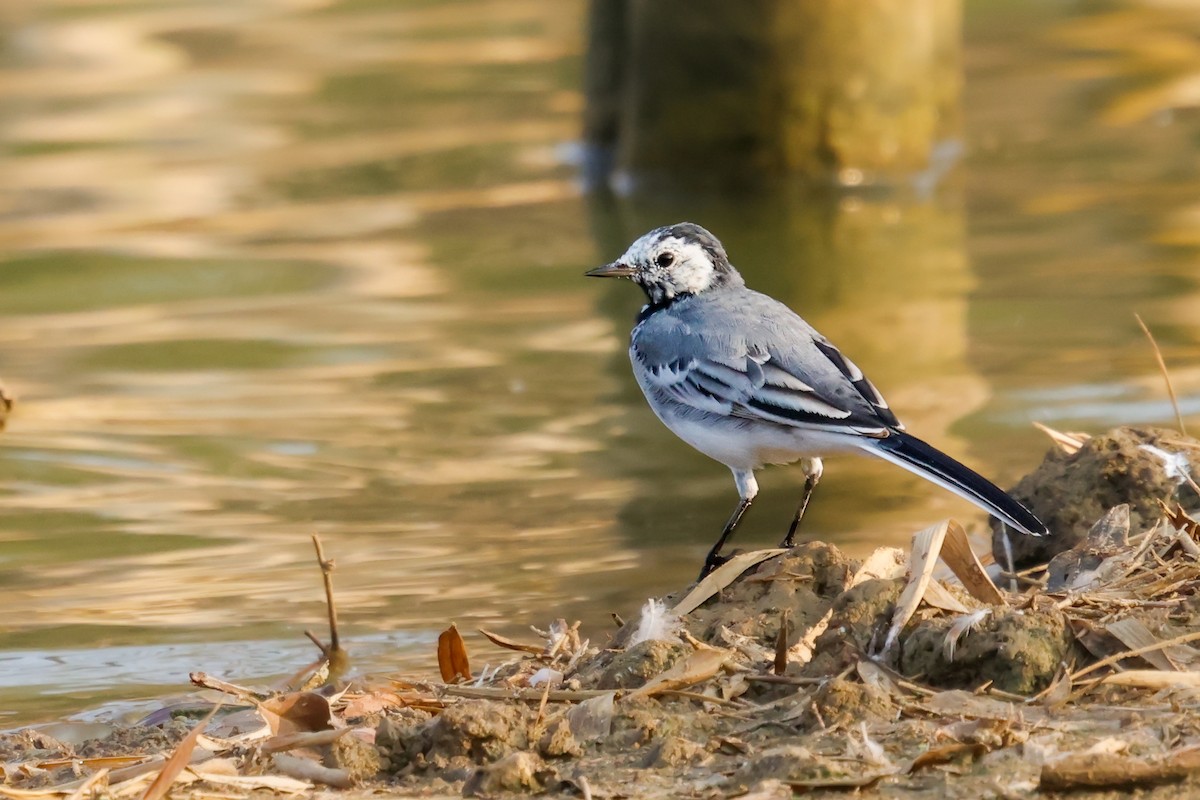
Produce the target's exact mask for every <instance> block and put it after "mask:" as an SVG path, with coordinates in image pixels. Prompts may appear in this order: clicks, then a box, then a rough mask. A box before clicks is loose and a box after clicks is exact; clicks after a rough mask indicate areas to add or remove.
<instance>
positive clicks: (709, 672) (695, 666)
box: [626, 647, 731, 697]
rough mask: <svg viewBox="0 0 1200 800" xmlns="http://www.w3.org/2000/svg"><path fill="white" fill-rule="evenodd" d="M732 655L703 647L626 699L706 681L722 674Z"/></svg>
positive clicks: (726, 651) (652, 694)
mask: <svg viewBox="0 0 1200 800" xmlns="http://www.w3.org/2000/svg"><path fill="white" fill-rule="evenodd" d="M730 655H731V653H730V651H728V650H723V649H721V648H719V647H701V648H700V649H698V650H696V651H695V652H693V653H692V654H691V655H689V656H688V657H687V658H685V659H683V660H682V661H680V662H678V663H676V664H675V666H673V667H671V668H670V669H668V670H667V671H666V672H663V673H660V674H658V675H655V676H654V677H653V678H651V679H650V680H649V681H647V682H646V684H645V685H644V686H642V687H641V688H639V689H637V690H635V691H633V692H631V693H629V694H628V695H626V697H639V696H641V697H653V696H654V695H656V694H659V693H660V692H665V691H670V690H672V689H682V688H684V687H686V686H691V685H693V684H696V683H700V681H706V680H708V679H709V678H711V677H712V676H714V675H716V674H717V673H718V672H720V670H721V667H723V666H725V662H726V661H728V660H729V657H730Z"/></svg>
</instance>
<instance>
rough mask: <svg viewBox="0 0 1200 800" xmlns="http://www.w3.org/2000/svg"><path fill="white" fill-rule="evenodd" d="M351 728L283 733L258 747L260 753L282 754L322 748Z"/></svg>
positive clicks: (348, 731)
mask: <svg viewBox="0 0 1200 800" xmlns="http://www.w3.org/2000/svg"><path fill="white" fill-rule="evenodd" d="M352 730H354V729H353V728H337V729H333V730H327V731H307V732H300V733H285V734H284V735H282V736H272V737H271V738H270V739H267V740H266V741H264V742H262V743H261V744H260V745H259V746H258V752H260V753H266V754H271V753H283V752H286V751H288V750H295V749H297V748H299V747H322V746H324V745H327V744H333V743H334V742H336V741H337V740H338V739H340V738H342V737H343V736H345V735H346V734H348V733H350V731H352Z"/></svg>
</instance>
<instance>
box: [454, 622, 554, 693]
mask: <svg viewBox="0 0 1200 800" xmlns="http://www.w3.org/2000/svg"><path fill="white" fill-rule="evenodd" d="M538 652H541V649H540V648H539V650H538ZM437 655H438V669H439V670H441V672H442V680H443V681H445V682H446V683H457V682H458V680H459V679H460V678H461V679H462V680H467V681H469V680H471V664H470V662H469V661H468V659H467V643H466V642H464V641H463V638H462V634H461V633H459V632H458V627H457V626H456V625H455V624H454V623H453V622H452V623H450V627H449V628H446V630H444V631H442V633H441V635H440V636H438V649H437Z"/></svg>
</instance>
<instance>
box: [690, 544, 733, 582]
mask: <svg viewBox="0 0 1200 800" xmlns="http://www.w3.org/2000/svg"><path fill="white" fill-rule="evenodd" d="M741 552H744V551H742V550H734V551H733V552H732V553H730V554H729V555H725V556H719V555H716V554H714V553H709V554H708V558H706V559H704V566H703V567H701V568H700V576H699V577H698V578H696V581H697V582H699V581H702V580H704V579H705V578H707V577H708V576H709V575H711V574H712V573H713V572H714V571H715V570H717V569H718V568H720V567H722V566H724V564H725V563H726V562H727V561H729V559H731V558H733V557H734V556H736V555H737V554H738V553H741Z"/></svg>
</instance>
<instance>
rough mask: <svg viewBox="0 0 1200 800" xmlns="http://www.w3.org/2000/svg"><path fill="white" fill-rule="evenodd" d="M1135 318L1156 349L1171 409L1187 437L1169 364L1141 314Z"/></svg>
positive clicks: (1155, 356)
mask: <svg viewBox="0 0 1200 800" xmlns="http://www.w3.org/2000/svg"><path fill="white" fill-rule="evenodd" d="M1133 318H1134V319H1136V320H1137V322H1138V325H1141V326H1142V333H1144V334H1146V338H1147V339H1149V340H1150V346H1151V347H1152V348H1154V358H1155V359H1157V360H1158V368H1159V369H1160V370H1161V371H1162V376H1163V381H1164V382H1165V383H1166V384H1167V394H1168V395H1169V396H1170V398H1171V407H1172V408H1174V409H1175V421H1176V422H1178V423H1179V432H1180V433H1182V434H1183V435H1184V436H1187V435H1188V432H1187V426H1186V425H1184V424H1183V414H1182V413H1180V411H1179V398H1178V397H1176V396H1175V387H1174V386H1172V385H1171V374H1170V373H1169V372H1167V362H1166V361H1164V360H1163V355H1162V351H1161V350H1159V349H1158V342H1156V341H1154V334H1152V333H1151V332H1150V329H1149V328H1147V327H1146V323H1145V322H1142V317H1141V315H1140V314H1137V313H1135V314H1134V315H1133Z"/></svg>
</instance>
